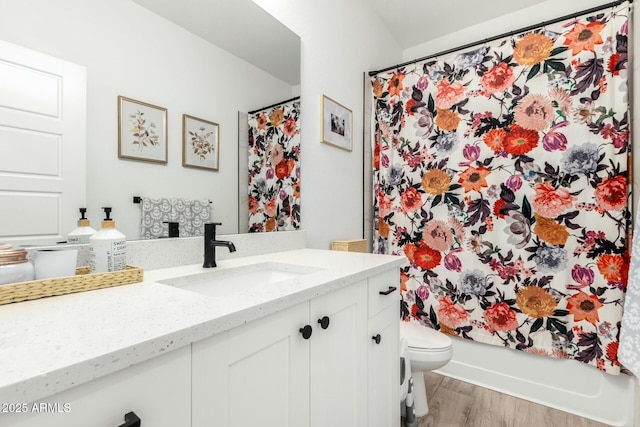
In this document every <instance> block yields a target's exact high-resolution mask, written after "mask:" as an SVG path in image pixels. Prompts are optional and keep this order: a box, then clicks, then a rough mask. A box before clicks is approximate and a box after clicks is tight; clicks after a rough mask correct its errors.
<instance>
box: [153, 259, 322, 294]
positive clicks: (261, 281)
mask: <svg viewBox="0 0 640 427" xmlns="http://www.w3.org/2000/svg"><path fill="white" fill-rule="evenodd" d="M320 270H322V269H321V268H317V267H309V266H304V265H297V264H287V263H279V262H263V263H258V264H250V265H247V266H241V267H232V268H221V269H215V270H212V271H206V272H203V273H197V274H191V275H188V276H180V277H174V278H171V279H166V280H160V281H159V283H162V284H165V285H169V286H175V287H178V288H180V289H185V290H188V291H192V292H197V293H199V294H203V295H208V296H214V297H224V296H229V295H231V294H237V293H246V292H248V291H252V290H258V289H261V288H264V287H265V286H268V285H273V284H276V283H281V282H285V281H289V280H292V279H296V278H299V277H301V276H304V275H307V274H311V273H315V272H317V271H320Z"/></svg>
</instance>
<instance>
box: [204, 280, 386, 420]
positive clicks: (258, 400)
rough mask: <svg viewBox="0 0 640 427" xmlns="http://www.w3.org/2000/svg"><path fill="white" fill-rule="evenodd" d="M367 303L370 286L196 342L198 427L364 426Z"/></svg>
mask: <svg viewBox="0 0 640 427" xmlns="http://www.w3.org/2000/svg"><path fill="white" fill-rule="evenodd" d="M366 301H367V298H366V283H365V282H364V281H363V282H360V283H356V284H354V285H350V286H348V287H346V288H344V289H341V290H338V291H335V292H332V293H329V294H326V295H323V296H320V297H317V298H314V299H312V300H311V301H309V302H306V303H302V304H299V305H297V306H295V307H292V308H289V309H286V310H284V311H282V312H279V313H276V314H273V315H270V316H267V317H265V318H263V319H258V320H256V321H253V322H251V323H248V324H246V325H244V326H241V327H238V328H235V329H232V330H230V331H228V332H227V333H224V334H220V335H218V336H214V337H212V338H210V339H207V340H203V341H201V342H197V343H194V344H193V346H192V347H193V418H192V420H193V424H192V426H193V427H214V426H225V427H236V426H252V425H261V426H268V427H271V426H273V427H276V426H277V427H280V426H292V427H293V426H295V427H305V426H312V427H313V426H317V427H322V426H336V425H348V426H354V427H357V426H361V427H365V426H366V425H367V424H366V423H367V421H366V394H367V386H366V363H365V361H366V346H367V335H366V333H367V324H366V321H367V315H366V313H367V311H366ZM323 326H324V327H325V328H323ZM309 330H310V331H311V335H307V334H308V333H309ZM394 368H395V364H394Z"/></svg>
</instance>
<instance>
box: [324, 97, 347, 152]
mask: <svg viewBox="0 0 640 427" xmlns="http://www.w3.org/2000/svg"><path fill="white" fill-rule="evenodd" d="M352 128H353V114H352V112H351V110H349V109H348V108H346V107H345V106H343V105H340V104H338V103H337V102H336V101H334V100H333V99H331V98H329V97H328V96H325V95H322V142H324V143H326V144H330V145H333V146H336V147H338V148H342V149H343V150H347V151H351V150H352V149H353V147H352Z"/></svg>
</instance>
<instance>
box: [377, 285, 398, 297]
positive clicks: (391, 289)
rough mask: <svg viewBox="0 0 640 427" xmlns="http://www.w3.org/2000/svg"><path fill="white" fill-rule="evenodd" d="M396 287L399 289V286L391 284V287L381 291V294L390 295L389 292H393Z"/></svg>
mask: <svg viewBox="0 0 640 427" xmlns="http://www.w3.org/2000/svg"><path fill="white" fill-rule="evenodd" d="M396 289H398V288H396V287H395V286H389V289H387V290H386V291H380V292H379V294H380V295H389V294H391V293H393V292H394V291H395V290H396Z"/></svg>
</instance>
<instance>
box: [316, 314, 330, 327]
mask: <svg viewBox="0 0 640 427" xmlns="http://www.w3.org/2000/svg"><path fill="white" fill-rule="evenodd" d="M318 323H320V327H321V328H322V329H327V328H328V327H329V317H328V316H324V317H323V318H322V319H318Z"/></svg>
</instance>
